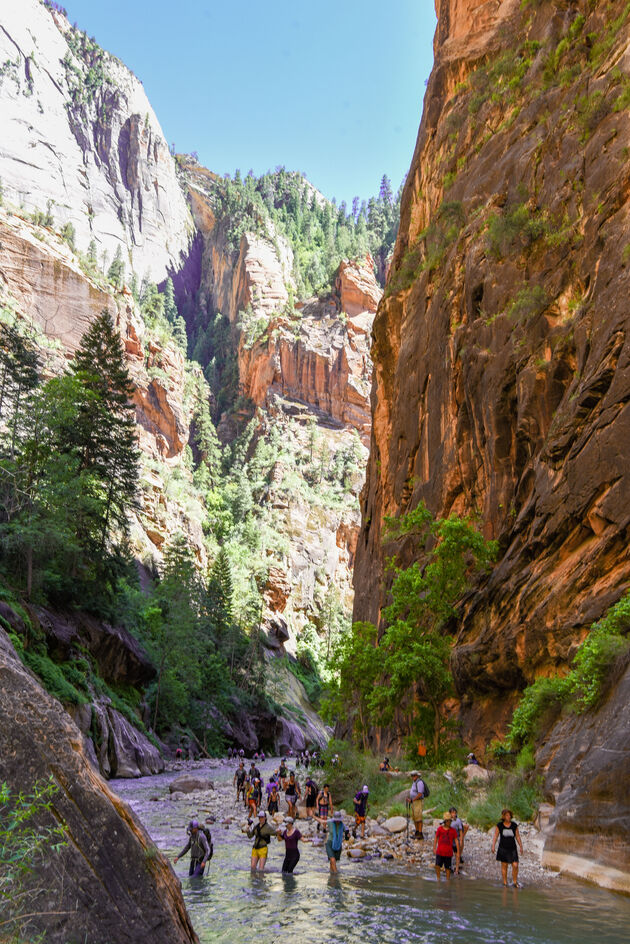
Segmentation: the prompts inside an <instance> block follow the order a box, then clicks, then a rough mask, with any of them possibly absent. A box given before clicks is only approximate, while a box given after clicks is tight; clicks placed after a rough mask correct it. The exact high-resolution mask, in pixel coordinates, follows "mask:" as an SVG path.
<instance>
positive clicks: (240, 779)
mask: <svg viewBox="0 0 630 944" xmlns="http://www.w3.org/2000/svg"><path fill="white" fill-rule="evenodd" d="M245 776H246V775H245V767H244V766H243V761H241V762H240V764H239V765H238V767H237V768H236V770H235V771H234V780H233V781H232V783H234V784H235V785H236V802H237V803H238V799H239V797H240V795H241V793H242V794H243V795H245Z"/></svg>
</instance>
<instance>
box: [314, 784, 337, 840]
mask: <svg viewBox="0 0 630 944" xmlns="http://www.w3.org/2000/svg"><path fill="white" fill-rule="evenodd" d="M332 814H333V801H332V797H331V795H330V787H329V786H328V784H327V783H325V784H324V786H323V787H322V789H321V790H320V791H319V793H318V794H317V816H316V817H315V819H316V820H317V832H319V828H320V825H322V826H323V827H324V832H326V826H327V820H328V817H329V816H332Z"/></svg>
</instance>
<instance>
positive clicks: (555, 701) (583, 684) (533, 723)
mask: <svg viewBox="0 0 630 944" xmlns="http://www.w3.org/2000/svg"><path fill="white" fill-rule="evenodd" d="M629 654H630V593H626V594H625V596H623V597H622V598H621V600H619V602H618V603H616V604H615V605H614V606H612V607H610V609H609V610H608V611H607V612H606V613H605V615H604V616H603V617H602V618H601V619H600V620H598V622H596V623H593V625H592V626H591V628H590V631H589V633H588V635H587V637H586V639H585V640H584V642H583V643H582V644H581V645H580V647H579V649H578V650H577V652H576V654H575V658H574V659H573V664H572V666H571V668H570V670H569V672H568V673H567V674H566V675H557V676H553V677H551V678H547V677H541V678H538V679H536V681H535V682H533V683H532V684H531V685H528V686H527V688H526V689H525V691H524V692H523V695H522V697H521V700H520V701H519V703H518V705H517V707H516V709H515V711H514V715H513V717H512V722H511V724H510V729H509V732H508V737H507V744H508V747H509V748H512V749H513V748H515V747H516V748H520V747H523V746H524V745H527V744H528V743H531V742H532V741H533V740H534V739H535V738H536V737H537V735H538V734H539V733H540V729H541V728H542V727H544V726H545V722H547V723H551V722H553V721H555V719H556V718H557V717H558V713H559V711H560V710H561V709H562V708H563V707H567V708H568V709H569V710H573V711H576V712H583V711H587V710H589V709H592V708H596V707H597V705H598V704H599V702H600V700H601V698H602V695H603V693H604V692H605V690H606V688H607V685H608V684H609V682H610V679H611V676H612V675H614V667H615V666H620V667H622V666H624V665H625V664H627V660H628V655H629Z"/></svg>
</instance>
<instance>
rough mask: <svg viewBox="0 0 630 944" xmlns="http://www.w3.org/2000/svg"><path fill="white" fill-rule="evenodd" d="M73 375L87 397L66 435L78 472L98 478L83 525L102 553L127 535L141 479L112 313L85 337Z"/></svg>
mask: <svg viewBox="0 0 630 944" xmlns="http://www.w3.org/2000/svg"><path fill="white" fill-rule="evenodd" d="M71 370H72V374H73V375H74V376H75V377H77V379H79V380H80V382H81V386H82V391H83V395H82V402H81V404H80V408H79V414H78V418H77V422H76V425H75V427H74V428H73V429H71V430H67V431H66V435H67V438H68V445H69V446H70V447H71V448H72V449H73V450H74V451H75V452H76V453H77V455H78V457H79V468H80V471H82V472H89V473H90V474H91V475H92V476H93V478H94V483H95V485H94V492H95V494H94V510H93V513H92V515H91V516H90V517H91V518H92V520H91V522H89V523H85V524H87V526H88V531H89V533H90V535H91V540H92V541H96V542H97V545H98V546H99V547H100V549H101V551H103V550H105V548H106V545H107V542H108V539H109V538H110V537H111V532H112V531H113V529H118V530H119V531H120V532H122V534H123V535H125V534H127V531H128V517H127V516H128V511H129V510H130V509H131V508H134V507H136V506H137V497H136V491H137V486H138V474H139V467H138V462H139V452H138V447H137V441H136V424H135V408H134V406H133V403H132V402H131V401H132V396H133V385H132V383H131V380H130V377H129V372H128V370H127V366H126V364H125V357H124V351H123V346H122V342H121V339H120V335H119V334H118V332H117V331H116V328H115V325H114V322H113V319H112V316H111V315H110V313H109V312H108V311H103V312H102V314H101V315H99V317H98V318H97V319H96V321H94V322H93V324H92V325H91V326H90V327H89V328H88V330H87V331H86V333H85V334H84V335H83V337H82V338H81V343H80V346H79V348H78V350H77V352H76V354H75V356H74V359H73V361H72V364H71Z"/></svg>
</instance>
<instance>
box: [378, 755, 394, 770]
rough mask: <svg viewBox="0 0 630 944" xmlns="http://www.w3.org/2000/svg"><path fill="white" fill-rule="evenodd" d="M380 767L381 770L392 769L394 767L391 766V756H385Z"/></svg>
mask: <svg viewBox="0 0 630 944" xmlns="http://www.w3.org/2000/svg"><path fill="white" fill-rule="evenodd" d="M378 769H379V770H391V769H392V768H391V767H390V764H389V757H385V758H384V759H383V760H382V761H381V762H380V764H379V765H378Z"/></svg>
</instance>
